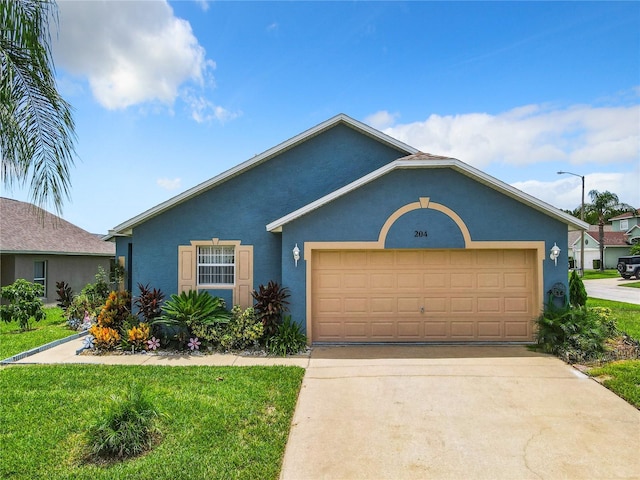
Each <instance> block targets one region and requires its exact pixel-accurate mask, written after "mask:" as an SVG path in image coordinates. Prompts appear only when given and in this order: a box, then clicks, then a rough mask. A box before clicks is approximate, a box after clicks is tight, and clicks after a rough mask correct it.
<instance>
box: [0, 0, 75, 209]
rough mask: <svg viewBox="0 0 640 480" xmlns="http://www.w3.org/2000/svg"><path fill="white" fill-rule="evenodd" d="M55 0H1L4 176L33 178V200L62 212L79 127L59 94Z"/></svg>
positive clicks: (0, 151) (22, 180)
mask: <svg viewBox="0 0 640 480" xmlns="http://www.w3.org/2000/svg"><path fill="white" fill-rule="evenodd" d="M51 20H53V21H57V5H56V3H55V0H0V157H1V158H2V165H1V170H0V177H1V178H2V183H3V185H4V186H6V187H12V186H13V185H14V184H18V185H20V186H22V185H25V184H26V183H27V180H30V183H29V194H30V196H31V200H32V203H34V204H35V205H37V206H39V207H45V206H46V205H47V204H48V203H52V204H53V206H54V207H55V208H56V210H57V211H58V212H60V211H61V208H62V203H63V199H64V198H68V197H69V187H70V181H69V167H70V166H72V165H73V160H74V155H75V148H74V141H75V138H76V137H75V126H74V122H73V118H72V116H71V106H70V105H69V104H68V103H67V102H66V101H65V100H64V99H62V97H61V96H60V95H59V94H58V92H57V90H56V85H55V78H54V73H55V70H54V66H53V59H52V54H51V46H50V40H51V37H50V34H49V22H50V21H51Z"/></svg>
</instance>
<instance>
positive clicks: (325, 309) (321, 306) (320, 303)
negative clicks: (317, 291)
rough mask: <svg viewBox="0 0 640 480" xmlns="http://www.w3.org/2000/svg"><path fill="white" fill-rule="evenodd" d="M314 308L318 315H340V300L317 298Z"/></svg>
mask: <svg viewBox="0 0 640 480" xmlns="http://www.w3.org/2000/svg"><path fill="white" fill-rule="evenodd" d="M316 306H317V309H318V313H319V314H321V315H322V314H340V313H342V311H343V309H342V298H318V299H316Z"/></svg>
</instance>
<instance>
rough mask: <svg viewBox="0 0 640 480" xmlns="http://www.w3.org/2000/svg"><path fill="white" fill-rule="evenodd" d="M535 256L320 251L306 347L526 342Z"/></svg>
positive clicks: (524, 253) (529, 253) (529, 332)
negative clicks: (309, 341)
mask: <svg viewBox="0 0 640 480" xmlns="http://www.w3.org/2000/svg"><path fill="white" fill-rule="evenodd" d="M535 258H536V252H535V251H533V250H530V251H526V250H522V251H508V250H376V251H364V250H363V251H342V252H338V251H326V252H325V251H320V252H317V251H316V252H314V253H313V255H312V271H311V275H312V277H311V287H312V299H311V312H312V318H311V325H312V331H311V337H312V340H313V341H316V342H318V341H321V342H322V341H325V342H340V341H348V342H366V341H402V342H412V341H413V342H415V341H467V340H487V341H492V340H500V341H505V340H512V341H516V340H524V341H530V340H532V323H533V318H534V317H535V313H537V312H535V313H534V312H533V310H534V307H535V304H536V302H534V293H535V292H534V286H535V285H537V282H536V279H535V272H536V269H535V266H536V262H535Z"/></svg>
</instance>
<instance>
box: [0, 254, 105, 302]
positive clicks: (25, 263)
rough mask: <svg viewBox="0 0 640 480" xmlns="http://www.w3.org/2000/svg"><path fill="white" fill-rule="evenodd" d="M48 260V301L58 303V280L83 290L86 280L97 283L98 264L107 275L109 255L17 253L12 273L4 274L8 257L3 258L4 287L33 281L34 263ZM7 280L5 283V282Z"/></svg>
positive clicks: (74, 289) (14, 257) (76, 290)
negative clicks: (19, 282) (16, 281)
mask: <svg viewBox="0 0 640 480" xmlns="http://www.w3.org/2000/svg"><path fill="white" fill-rule="evenodd" d="M42 261H46V262H47V277H46V278H47V285H46V292H45V294H46V298H45V303H55V302H56V298H57V294H56V282H59V281H64V282H67V283H68V284H69V285H70V286H71V289H72V290H73V292H74V293H76V294H77V293H80V291H81V290H82V289H83V288H84V286H85V285H86V284H87V283H94V282H95V275H96V273H98V267H100V266H101V267H102V268H103V269H104V271H105V272H106V273H107V274H108V273H109V268H110V265H109V263H110V259H109V257H95V256H79V255H14V256H13V275H12V276H11V278H9V277H5V272H4V268H5V263H4V262H5V256H4V255H3V257H2V262H3V264H2V270H3V273H2V286H5V285H9V284H11V283H13V282H14V281H15V280H16V279H18V278H24V279H25V280H28V281H30V282H33V274H34V262H42ZM5 282H6V283H5Z"/></svg>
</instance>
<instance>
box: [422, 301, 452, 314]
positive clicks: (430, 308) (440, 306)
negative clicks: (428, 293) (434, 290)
mask: <svg viewBox="0 0 640 480" xmlns="http://www.w3.org/2000/svg"><path fill="white" fill-rule="evenodd" d="M424 311H425V313H427V314H429V313H446V312H448V311H449V299H448V298H444V297H429V298H425V299H424Z"/></svg>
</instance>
